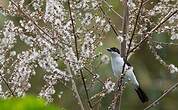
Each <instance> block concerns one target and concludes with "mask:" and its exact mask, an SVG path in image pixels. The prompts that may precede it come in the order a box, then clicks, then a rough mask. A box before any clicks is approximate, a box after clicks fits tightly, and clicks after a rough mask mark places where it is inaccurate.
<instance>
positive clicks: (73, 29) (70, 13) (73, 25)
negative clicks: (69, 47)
mask: <svg viewBox="0 0 178 110" xmlns="http://www.w3.org/2000/svg"><path fill="white" fill-rule="evenodd" d="M70 5H71V4H70V0H68V7H69V16H70V20H71V22H72V31H73V34H74V40H75V51H76V55H77V60H79V53H78V44H77V35H76V31H75V24H74V19H73V16H72V10H71V6H70ZM79 72H80V75H81V78H82V82H83V86H84V89H85V92H86V96H87V101H88V104H89V107H90V109H92V104H91V102H90V99H89V94H88V90H87V86H86V82H85V78H84V76H83V73H82V70H81V69H80V70H79Z"/></svg>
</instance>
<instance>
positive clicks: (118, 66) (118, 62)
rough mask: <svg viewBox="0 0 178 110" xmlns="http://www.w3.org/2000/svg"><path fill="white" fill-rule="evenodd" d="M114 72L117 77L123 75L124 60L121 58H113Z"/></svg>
mask: <svg viewBox="0 0 178 110" xmlns="http://www.w3.org/2000/svg"><path fill="white" fill-rule="evenodd" d="M111 60H112V61H111V65H112V70H113V73H114V75H115V76H117V77H118V76H119V75H120V74H121V73H122V68H123V65H124V60H123V59H122V58H121V57H118V56H113V57H112V58H111Z"/></svg>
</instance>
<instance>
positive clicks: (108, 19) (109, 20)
mask: <svg viewBox="0 0 178 110" xmlns="http://www.w3.org/2000/svg"><path fill="white" fill-rule="evenodd" d="M99 8H100V10H101V12H102V13H103V15H104V17H105V18H106V20H107V22H108V23H109V25H110V26H111V29H112V30H113V31H114V33H115V35H116V37H118V36H119V34H118V33H117V31H116V29H115V28H114V26H113V24H112V22H111V19H110V18H109V17H108V16H107V15H106V13H105V11H104V10H103V8H102V7H101V6H99Z"/></svg>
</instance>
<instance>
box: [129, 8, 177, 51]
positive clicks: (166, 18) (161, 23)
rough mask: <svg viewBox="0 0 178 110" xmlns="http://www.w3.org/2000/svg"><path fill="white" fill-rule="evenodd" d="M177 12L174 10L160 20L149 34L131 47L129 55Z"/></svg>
mask: <svg viewBox="0 0 178 110" xmlns="http://www.w3.org/2000/svg"><path fill="white" fill-rule="evenodd" d="M177 12H178V10H175V11H174V12H173V13H171V14H170V13H168V14H167V15H166V16H165V17H164V18H163V19H162V20H161V22H160V23H159V24H158V25H156V26H155V27H154V28H153V29H152V30H151V31H150V32H148V33H147V34H146V36H145V37H144V38H143V40H141V41H140V42H139V43H138V44H137V45H136V46H135V47H133V48H132V49H131V50H130V51H129V53H131V52H133V51H135V50H136V49H137V48H138V47H139V46H141V44H142V43H144V41H146V40H147V39H148V38H149V37H150V36H151V34H152V33H153V32H155V31H156V30H157V29H158V28H160V27H161V26H162V25H163V24H164V23H165V22H166V21H167V20H168V19H169V18H171V17H172V16H173V15H175V14H176V13H177Z"/></svg>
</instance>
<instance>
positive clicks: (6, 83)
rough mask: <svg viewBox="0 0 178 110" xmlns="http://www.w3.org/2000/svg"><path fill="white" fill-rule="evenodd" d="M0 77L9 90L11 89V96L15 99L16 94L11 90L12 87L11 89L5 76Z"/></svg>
mask: <svg viewBox="0 0 178 110" xmlns="http://www.w3.org/2000/svg"><path fill="white" fill-rule="evenodd" d="M0 77H1V79H2V80H3V82H4V84H5V85H6V86H7V88H8V89H9V91H10V93H11V95H12V96H13V97H15V94H14V92H13V90H12V89H11V87H10V86H9V84H8V82H7V81H6V80H5V79H4V77H3V75H2V74H1V73H0Z"/></svg>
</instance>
